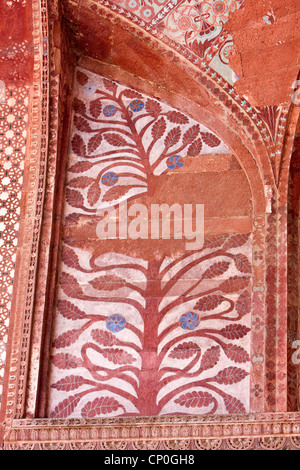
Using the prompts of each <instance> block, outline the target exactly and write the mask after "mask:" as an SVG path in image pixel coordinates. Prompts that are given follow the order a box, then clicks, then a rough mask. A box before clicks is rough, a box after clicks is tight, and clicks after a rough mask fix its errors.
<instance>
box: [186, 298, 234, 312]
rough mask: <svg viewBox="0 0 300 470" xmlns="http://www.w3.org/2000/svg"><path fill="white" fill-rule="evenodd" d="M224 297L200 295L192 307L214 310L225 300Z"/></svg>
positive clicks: (201, 309) (203, 310)
mask: <svg viewBox="0 0 300 470" xmlns="http://www.w3.org/2000/svg"><path fill="white" fill-rule="evenodd" d="M225 301H226V299H225V297H223V296H222V295H207V296H205V297H202V298H201V299H200V300H198V302H197V303H196V305H195V306H194V309H196V310H200V311H202V312H205V311H208V310H214V309H215V308H217V307H218V306H219V305H220V304H221V303H222V302H225Z"/></svg>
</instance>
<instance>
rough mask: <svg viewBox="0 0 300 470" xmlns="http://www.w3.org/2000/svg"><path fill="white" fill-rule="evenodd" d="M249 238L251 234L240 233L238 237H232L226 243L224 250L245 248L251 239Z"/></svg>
mask: <svg viewBox="0 0 300 470" xmlns="http://www.w3.org/2000/svg"><path fill="white" fill-rule="evenodd" d="M249 236H250V233H238V234H237V235H232V236H231V237H229V238H228V240H227V241H226V242H225V243H224V246H223V248H224V249H225V250H228V249H229V248H237V247H239V246H243V245H245V243H246V242H247V240H248V239H249Z"/></svg>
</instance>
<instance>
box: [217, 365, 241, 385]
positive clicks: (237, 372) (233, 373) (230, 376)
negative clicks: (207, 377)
mask: <svg viewBox="0 0 300 470" xmlns="http://www.w3.org/2000/svg"><path fill="white" fill-rule="evenodd" d="M247 375H249V374H248V372H246V371H245V370H244V369H239V368H238V367H227V368H226V369H223V370H221V371H220V372H219V373H218V374H217V375H216V377H214V381H215V382H217V383H219V384H223V385H232V384H236V383H238V382H241V381H242V380H243V379H244V378H245V377H247Z"/></svg>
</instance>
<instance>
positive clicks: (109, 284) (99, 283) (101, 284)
mask: <svg viewBox="0 0 300 470" xmlns="http://www.w3.org/2000/svg"><path fill="white" fill-rule="evenodd" d="M90 284H92V286H93V288H94V289H97V290H108V291H111V290H116V289H121V287H124V285H125V279H123V278H122V277H119V276H116V275H114V274H108V275H106V276H100V277H97V278H96V279H93V280H92V281H90Z"/></svg>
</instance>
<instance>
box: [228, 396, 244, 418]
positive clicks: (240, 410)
mask: <svg viewBox="0 0 300 470" xmlns="http://www.w3.org/2000/svg"><path fill="white" fill-rule="evenodd" d="M224 404H225V407H226V410H227V411H228V413H230V414H245V413H246V409H245V407H244V405H243V403H242V402H240V400H238V399H237V398H235V397H231V396H230V395H227V396H226V397H225V398H224Z"/></svg>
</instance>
